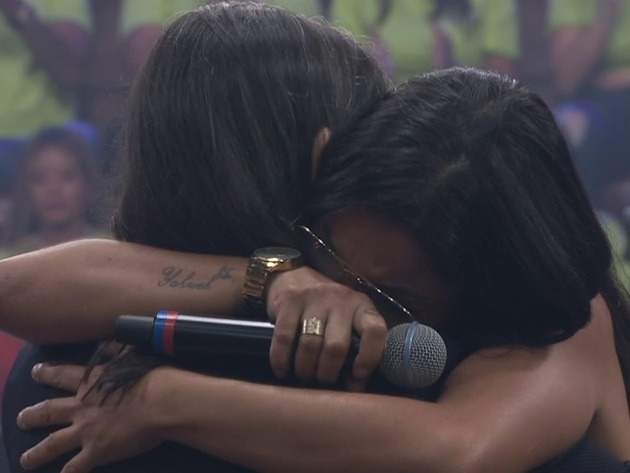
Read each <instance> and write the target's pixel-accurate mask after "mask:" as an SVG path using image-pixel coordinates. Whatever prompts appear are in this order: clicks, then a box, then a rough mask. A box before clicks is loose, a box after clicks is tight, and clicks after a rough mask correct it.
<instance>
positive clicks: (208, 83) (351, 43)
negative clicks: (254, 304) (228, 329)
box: [91, 2, 391, 396]
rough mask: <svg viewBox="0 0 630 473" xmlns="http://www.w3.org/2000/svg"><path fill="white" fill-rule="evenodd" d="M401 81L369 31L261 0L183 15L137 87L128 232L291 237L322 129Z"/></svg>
mask: <svg viewBox="0 0 630 473" xmlns="http://www.w3.org/2000/svg"><path fill="white" fill-rule="evenodd" d="M390 87H391V85H390V82H389V80H388V79H387V78H386V76H385V74H384V73H383V72H382V71H381V69H380V68H379V67H378V65H377V63H376V61H375V60H374V59H373V58H372V56H370V54H369V53H367V52H366V50H364V49H363V47H362V46H361V45H360V43H359V42H357V41H356V40H355V39H354V38H352V37H351V36H349V35H348V34H347V33H345V32H343V31H340V30H337V29H335V28H333V27H331V26H330V25H328V24H326V23H320V22H316V21H313V20H309V19H307V18H305V17H303V16H300V15H297V14H293V13H290V12H287V11H285V10H282V9H280V8H277V7H273V6H270V5H266V4H260V3H253V2H250V3H242V2H231V3H213V4H210V5H207V6H204V7H200V8H199V9H197V10H196V11H194V12H190V13H186V14H184V15H182V16H181V17H179V18H178V19H176V20H175V21H174V22H173V23H172V24H171V25H170V26H169V27H168V28H167V29H166V31H165V33H164V35H163V36H162V38H161V39H160V40H159V41H158V43H157V44H156V46H155V48H154V50H153V52H152V54H151V56H150V58H149V60H148V61H147V63H146V65H145V67H144V70H143V72H142V74H141V76H140V78H139V80H138V82H137V84H136V86H135V88H134V91H133V96H132V98H131V102H130V115H129V119H128V121H127V125H126V128H127V131H126V138H125V139H126V144H125V157H126V160H127V172H126V175H125V177H124V194H123V197H122V199H121V202H120V204H119V207H118V211H117V213H116V215H115V218H114V230H115V235H116V237H117V238H118V239H121V240H125V241H131V242H135V243H141V244H146V245H150V246H155V247H161V248H168V249H172V250H179V251H186V252H194V253H209V254H222V255H233V256H248V255H249V254H251V252H252V251H253V250H254V249H256V248H259V247H262V246H266V245H277V244H281V245H282V244H287V245H290V244H292V232H291V226H292V222H293V221H294V220H295V219H296V218H297V217H298V216H299V215H300V214H301V212H302V211H303V206H304V201H305V199H306V196H307V194H308V192H309V188H310V186H311V181H312V177H313V176H312V172H313V171H312V170H313V156H312V154H313V153H312V149H313V143H314V140H315V138H316V137H317V135H318V133H319V132H320V131H321V130H322V129H323V128H324V127H327V128H328V129H330V130H331V132H332V133H335V132H337V131H339V130H342V129H344V128H346V127H349V126H350V125H351V124H352V123H353V122H355V121H356V120H358V118H359V117H361V116H363V115H365V114H366V113H368V112H369V111H371V110H372V109H373V108H374V107H375V105H376V104H377V103H378V102H379V101H380V99H381V98H382V97H383V96H384V95H385V94H386V93H387V92H388V91H389V90H390ZM103 352H106V350H101V351H100V352H99V353H98V354H97V355H96V357H95V358H94V360H92V363H91V365H92V366H93V365H94V364H97V363H98V362H100V361H102V360H103V357H102V356H101V354H102V353H103ZM161 363H163V360H161V359H158V358H155V357H152V356H141V355H139V354H138V353H136V352H133V351H131V352H126V353H125V354H123V355H122V356H119V357H116V358H115V359H114V360H112V361H111V362H110V363H109V364H108V365H107V368H106V370H105V371H104V373H103V376H102V377H101V378H100V380H99V383H97V385H96V388H97V389H102V388H104V389H105V394H106V396H107V395H109V394H110V393H112V392H114V391H116V390H117V389H119V388H122V387H129V386H131V385H132V384H133V382H134V381H136V380H137V379H139V378H140V376H141V375H142V374H144V373H146V371H147V370H149V369H150V368H151V367H153V366H156V365H159V364H161Z"/></svg>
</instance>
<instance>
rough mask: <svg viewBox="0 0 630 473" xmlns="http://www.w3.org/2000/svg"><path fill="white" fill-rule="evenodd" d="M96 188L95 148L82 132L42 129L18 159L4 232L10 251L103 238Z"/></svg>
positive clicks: (60, 128) (36, 248)
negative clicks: (100, 228) (12, 200)
mask: <svg viewBox="0 0 630 473" xmlns="http://www.w3.org/2000/svg"><path fill="white" fill-rule="evenodd" d="M98 187H99V179H98V171H97V167H96V162H95V156H94V150H93V149H92V147H91V145H90V143H89V142H88V141H87V140H86V139H85V138H84V137H83V136H82V135H80V134H79V133H77V132H75V131H72V130H70V129H67V128H63V127H58V128H48V129H45V130H43V131H42V132H40V133H39V134H38V135H37V136H36V137H35V138H33V140H32V141H30V142H29V143H28V144H27V146H26V149H25V152H24V155H23V157H22V159H21V161H20V168H19V170H18V175H17V179H16V186H15V190H14V204H13V208H12V211H11V217H10V225H9V228H8V229H7V232H6V233H5V236H4V244H5V247H6V248H7V250H6V251H7V253H8V254H9V255H11V256H13V255H16V254H20V253H25V252H27V251H34V250H38V249H42V248H47V247H49V246H52V245H56V244H59V243H64V242H66V241H70V240H76V239H79V238H84V237H94V236H104V234H103V233H102V232H99V231H98V230H97V227H98V223H99V219H98V216H97V214H98V212H97V211H96V207H97V205H96V204H95V201H96V199H95V196H96V194H97V190H98Z"/></svg>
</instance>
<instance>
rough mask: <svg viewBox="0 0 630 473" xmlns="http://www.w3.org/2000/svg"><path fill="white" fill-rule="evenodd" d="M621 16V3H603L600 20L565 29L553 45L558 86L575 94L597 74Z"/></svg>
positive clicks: (615, 0)
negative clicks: (618, 17) (618, 18)
mask: <svg viewBox="0 0 630 473" xmlns="http://www.w3.org/2000/svg"><path fill="white" fill-rule="evenodd" d="M618 14H619V1H618V0H601V1H600V8H599V14H598V16H597V18H596V19H595V20H594V21H593V22H592V23H591V24H590V25H588V26H585V27H565V28H561V29H559V30H558V31H556V32H555V33H554V35H553V37H552V42H551V68H552V73H553V76H554V81H555V84H556V87H557V89H558V91H559V92H560V93H562V94H563V95H571V94H572V93H574V92H575V91H576V90H577V89H579V88H580V87H581V86H583V85H584V84H585V83H587V82H588V81H589V80H590V79H592V78H593V76H594V75H595V74H596V72H597V67H598V65H599V62H600V60H601V58H602V55H603V53H604V50H605V48H606V44H607V43H608V39H609V37H610V35H611V33H612V31H613V30H614V27H615V25H616V22H617V16H618Z"/></svg>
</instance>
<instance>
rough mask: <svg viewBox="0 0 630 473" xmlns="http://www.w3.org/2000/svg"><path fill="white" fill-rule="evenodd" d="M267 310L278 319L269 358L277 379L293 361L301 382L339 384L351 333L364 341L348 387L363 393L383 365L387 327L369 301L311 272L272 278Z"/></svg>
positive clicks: (292, 271) (298, 271) (299, 272)
mask: <svg viewBox="0 0 630 473" xmlns="http://www.w3.org/2000/svg"><path fill="white" fill-rule="evenodd" d="M267 312H268V314H269V317H270V318H271V319H272V320H274V321H275V331H274V337H273V341H272V344H271V352H270V360H271V366H272V369H273V371H274V373H275V374H276V376H278V377H285V376H287V374H288V373H289V372H290V370H291V368H292V367H291V361H294V364H295V373H296V374H297V376H298V377H299V378H300V379H302V380H303V381H312V380H316V381H318V382H320V383H325V384H328V383H333V382H335V381H336V380H337V379H338V378H339V375H340V373H341V369H342V367H343V365H344V363H345V361H346V357H347V356H348V352H349V348H350V343H351V340H352V334H353V332H354V333H356V334H357V335H358V336H359V337H360V340H361V341H360V345H359V352H358V355H357V356H356V358H355V360H354V362H353V365H352V374H351V376H350V377H349V378H348V379H347V380H346V384H347V387H348V388H349V389H353V390H361V389H363V388H364V387H365V385H366V384H367V381H368V379H369V376H370V375H371V373H372V372H373V371H374V370H375V369H376V368H377V367H378V365H379V363H380V361H381V357H382V353H383V350H384V348H385V341H386V337H387V326H386V324H385V321H384V319H383V317H381V315H380V314H379V313H378V312H377V310H376V309H375V307H374V304H373V303H372V301H371V300H370V298H369V297H368V296H366V295H365V294H363V293H360V292H358V291H355V290H353V289H350V288H349V287H346V286H344V285H342V284H339V283H336V282H334V281H332V280H330V279H328V278H326V277H325V276H323V275H321V274H319V273H318V272H316V271H314V270H312V269H310V268H307V267H303V268H299V269H295V270H291V271H286V272H283V273H279V274H277V275H274V276H273V279H272V281H271V283H270V285H269V292H268V294H267ZM296 337H298V338H297V340H296ZM294 353H295V357H294V356H293V354H294Z"/></svg>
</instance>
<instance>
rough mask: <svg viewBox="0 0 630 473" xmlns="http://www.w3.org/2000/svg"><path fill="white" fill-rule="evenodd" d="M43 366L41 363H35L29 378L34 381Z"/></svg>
mask: <svg viewBox="0 0 630 473" xmlns="http://www.w3.org/2000/svg"><path fill="white" fill-rule="evenodd" d="M43 366H44V365H43V364H42V363H37V364H36V365H35V366H33V368H32V369H31V377H32V378H33V379H35V380H37V374H38V373H39V370H41V369H42V367H43Z"/></svg>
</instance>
